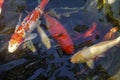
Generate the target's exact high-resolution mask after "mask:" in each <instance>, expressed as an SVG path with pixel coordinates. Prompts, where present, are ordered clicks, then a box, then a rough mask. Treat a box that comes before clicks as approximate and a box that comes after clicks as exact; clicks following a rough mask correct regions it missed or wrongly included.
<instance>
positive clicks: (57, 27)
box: [44, 14, 74, 54]
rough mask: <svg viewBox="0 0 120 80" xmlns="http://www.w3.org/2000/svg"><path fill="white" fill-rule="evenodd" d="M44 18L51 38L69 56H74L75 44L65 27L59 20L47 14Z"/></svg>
mask: <svg viewBox="0 0 120 80" xmlns="http://www.w3.org/2000/svg"><path fill="white" fill-rule="evenodd" d="M44 18H45V20H46V23H47V28H48V31H49V33H50V34H51V36H52V37H53V38H54V39H55V40H56V41H57V42H58V44H59V45H60V46H61V48H62V49H63V51H65V52H66V53H67V54H72V53H73V52H74V44H73V42H72V39H71V37H70V35H69V34H68V32H67V31H66V29H65V28H64V26H63V25H62V24H61V23H60V22H59V21H58V20H56V19H55V18H53V17H51V16H49V15H47V14H44Z"/></svg>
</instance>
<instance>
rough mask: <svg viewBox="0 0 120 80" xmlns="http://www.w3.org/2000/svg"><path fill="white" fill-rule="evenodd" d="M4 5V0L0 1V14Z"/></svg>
mask: <svg viewBox="0 0 120 80" xmlns="http://www.w3.org/2000/svg"><path fill="white" fill-rule="evenodd" d="M3 4H4V0H0V14H1V13H2V6H3Z"/></svg>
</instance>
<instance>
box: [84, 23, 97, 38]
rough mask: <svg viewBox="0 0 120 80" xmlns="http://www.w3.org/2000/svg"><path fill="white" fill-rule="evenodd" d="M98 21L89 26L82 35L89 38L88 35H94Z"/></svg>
mask: <svg viewBox="0 0 120 80" xmlns="http://www.w3.org/2000/svg"><path fill="white" fill-rule="evenodd" d="M96 25H97V24H96V23H93V24H92V27H91V28H89V29H88V30H87V31H86V32H85V33H84V34H83V35H82V37H83V38H87V37H90V36H92V35H93V32H94V31H95V29H96Z"/></svg>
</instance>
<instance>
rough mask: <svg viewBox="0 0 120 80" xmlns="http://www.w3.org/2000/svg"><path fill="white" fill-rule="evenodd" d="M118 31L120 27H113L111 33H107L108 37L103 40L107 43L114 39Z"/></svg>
mask: <svg viewBox="0 0 120 80" xmlns="http://www.w3.org/2000/svg"><path fill="white" fill-rule="evenodd" d="M117 31H118V27H113V28H111V29H110V31H108V32H107V33H106V35H105V36H104V38H103V41H107V40H110V39H114V38H115V33H116V32H117Z"/></svg>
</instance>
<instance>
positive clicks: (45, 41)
mask: <svg viewBox="0 0 120 80" xmlns="http://www.w3.org/2000/svg"><path fill="white" fill-rule="evenodd" d="M37 31H38V33H39V35H40V37H41V41H42V43H43V44H44V45H45V47H46V48H47V49H49V48H51V43H50V39H49V38H48V36H47V34H46V33H45V32H44V30H43V29H42V28H41V27H40V26H38V27H37Z"/></svg>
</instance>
